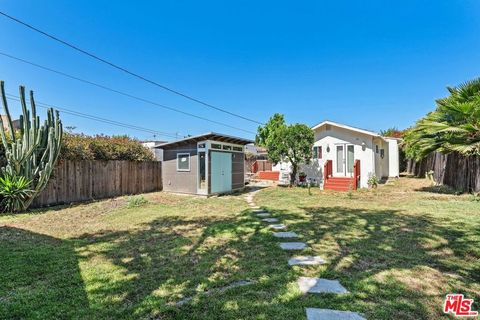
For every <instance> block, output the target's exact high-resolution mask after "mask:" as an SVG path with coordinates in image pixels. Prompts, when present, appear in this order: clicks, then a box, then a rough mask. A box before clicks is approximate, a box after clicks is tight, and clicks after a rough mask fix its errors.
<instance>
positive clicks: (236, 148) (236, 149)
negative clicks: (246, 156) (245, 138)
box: [233, 147, 243, 152]
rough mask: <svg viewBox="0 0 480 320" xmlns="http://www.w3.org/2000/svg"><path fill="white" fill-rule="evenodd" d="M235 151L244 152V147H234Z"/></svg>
mask: <svg viewBox="0 0 480 320" xmlns="http://www.w3.org/2000/svg"><path fill="white" fill-rule="evenodd" d="M233 151H240V152H242V151H243V148H242V147H233Z"/></svg>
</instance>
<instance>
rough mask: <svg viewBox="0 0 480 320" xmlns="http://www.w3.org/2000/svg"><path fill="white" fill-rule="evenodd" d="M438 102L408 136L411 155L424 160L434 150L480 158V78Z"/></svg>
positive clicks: (407, 148) (453, 89)
mask: <svg viewBox="0 0 480 320" xmlns="http://www.w3.org/2000/svg"><path fill="white" fill-rule="evenodd" d="M447 89H448V91H449V92H450V96H448V97H446V98H443V99H439V100H437V101H436V103H437V109H436V110H435V111H433V112H430V113H429V114H427V115H426V116H425V117H424V118H422V119H420V120H419V121H418V122H417V123H416V125H415V126H414V127H413V128H411V129H409V130H408V131H407V133H406V134H405V147H406V148H405V149H406V151H407V155H409V156H410V157H412V158H417V159H421V158H423V157H425V156H426V155H427V154H429V153H430V152H432V151H439V152H442V153H450V152H458V153H460V154H462V155H465V156H468V155H480V78H478V79H475V80H472V81H468V82H466V83H464V84H462V85H460V86H459V87H456V88H447Z"/></svg>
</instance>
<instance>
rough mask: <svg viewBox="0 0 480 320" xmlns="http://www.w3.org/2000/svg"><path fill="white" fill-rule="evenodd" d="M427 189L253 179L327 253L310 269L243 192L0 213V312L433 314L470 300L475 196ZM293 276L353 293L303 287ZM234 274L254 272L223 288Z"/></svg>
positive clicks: (416, 182) (479, 255)
mask: <svg viewBox="0 0 480 320" xmlns="http://www.w3.org/2000/svg"><path fill="white" fill-rule="evenodd" d="M427 187H428V183H427V182H426V181H425V180H423V179H401V180H399V181H398V182H396V183H395V184H393V185H388V186H381V187H379V188H378V189H377V190H362V191H359V192H353V193H352V194H350V195H349V194H348V193H335V192H321V191H319V190H315V189H312V190H311V192H312V195H309V194H308V190H307V189H301V188H297V189H288V188H269V189H265V190H263V191H261V192H260V193H259V194H257V196H256V198H255V200H256V203H257V204H258V205H261V206H264V207H266V208H268V209H269V210H271V211H272V212H273V213H274V215H275V216H277V217H280V218H282V219H283V220H284V222H285V223H287V224H288V225H289V230H291V231H295V232H297V233H299V234H301V235H302V236H303V241H306V242H307V243H308V244H309V246H310V248H309V249H308V250H307V251H306V252H305V254H316V255H321V256H323V257H324V258H325V259H326V260H327V264H325V265H323V266H309V267H289V266H288V265H287V260H288V258H289V257H290V256H291V255H292V254H291V253H287V252H284V251H282V250H280V249H279V247H278V244H277V243H278V242H279V241H278V239H275V238H274V237H272V236H271V235H270V231H269V230H267V229H266V224H264V223H262V222H260V220H259V219H257V218H255V217H254V216H253V215H252V214H251V213H250V212H249V210H248V208H247V205H246V202H245V201H244V199H243V196H242V195H232V196H225V197H218V198H209V199H205V198H198V197H190V196H178V195H171V194H166V193H153V194H148V195H144V197H145V199H146V200H148V203H145V204H143V205H142V206H139V207H128V201H127V200H126V199H127V198H118V199H114V200H106V201H100V202H95V203H91V204H85V205H78V206H72V207H63V208H53V209H48V210H37V211H33V212H30V213H25V214H20V215H4V216H0V270H1V272H0V318H31V319H45V318H77V319H92V318H97V319H113V318H115V319H117V318H118V319H137V318H143V319H145V318H148V319H304V317H305V311H304V308H305V307H323V308H331V309H339V310H351V311H358V312H362V313H364V314H365V315H366V316H367V317H368V318H369V319H392V318H395V319H438V318H441V317H444V315H443V314H442V312H441V305H442V302H443V298H444V296H445V294H446V293H449V292H459V293H464V294H466V295H467V296H468V297H470V298H473V299H475V300H476V301H477V303H476V304H475V308H477V309H478V301H479V300H480V284H479V283H480V203H479V202H477V201H472V200H471V197H469V196H455V195H451V194H445V193H442V194H439V193H435V192H432V191H435V190H430V189H428V188H427ZM302 254H303V253H302ZM302 275H305V276H319V277H326V278H331V279H339V280H340V281H341V282H342V284H343V285H344V286H345V287H346V288H347V289H348V290H349V292H350V293H348V294H346V295H341V296H334V295H321V296H318V295H302V294H301V293H300V292H299V290H298V289H297V287H296V279H297V278H298V277H299V276H302ZM241 280H251V281H253V282H254V283H253V284H250V285H246V286H239V287H232V288H230V289H228V290H224V289H223V288H228V287H229V285H231V284H235V283H237V282H238V281H241ZM205 293H208V294H205ZM188 297H193V299H192V300H189V301H188V302H187V303H185V304H183V305H181V306H177V305H176V303H177V302H179V301H182V299H184V298H188Z"/></svg>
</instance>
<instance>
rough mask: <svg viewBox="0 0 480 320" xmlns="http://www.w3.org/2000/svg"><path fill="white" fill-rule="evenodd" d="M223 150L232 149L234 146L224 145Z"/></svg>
mask: <svg viewBox="0 0 480 320" xmlns="http://www.w3.org/2000/svg"><path fill="white" fill-rule="evenodd" d="M223 150H232V146H226V145H223Z"/></svg>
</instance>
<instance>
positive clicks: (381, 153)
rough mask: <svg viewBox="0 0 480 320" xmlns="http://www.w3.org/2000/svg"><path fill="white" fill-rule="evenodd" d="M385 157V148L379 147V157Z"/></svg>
mask: <svg viewBox="0 0 480 320" xmlns="http://www.w3.org/2000/svg"><path fill="white" fill-rule="evenodd" d="M384 157H385V149H380V158H382V159H383V158H384Z"/></svg>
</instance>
